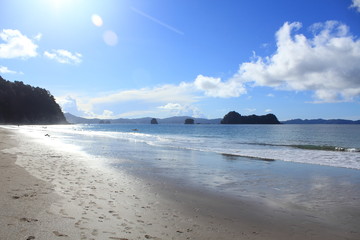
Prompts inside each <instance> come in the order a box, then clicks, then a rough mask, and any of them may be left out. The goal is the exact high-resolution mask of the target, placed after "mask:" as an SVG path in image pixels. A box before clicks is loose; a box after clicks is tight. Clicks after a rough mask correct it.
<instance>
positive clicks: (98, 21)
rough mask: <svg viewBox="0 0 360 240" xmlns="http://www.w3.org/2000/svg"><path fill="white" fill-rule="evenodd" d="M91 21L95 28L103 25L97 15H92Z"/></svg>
mask: <svg viewBox="0 0 360 240" xmlns="http://www.w3.org/2000/svg"><path fill="white" fill-rule="evenodd" d="M91 21H92V23H93V24H94V25H95V26H97V27H101V26H102V25H103V20H102V18H101V17H100V16H99V15H97V14H93V15H92V16H91Z"/></svg>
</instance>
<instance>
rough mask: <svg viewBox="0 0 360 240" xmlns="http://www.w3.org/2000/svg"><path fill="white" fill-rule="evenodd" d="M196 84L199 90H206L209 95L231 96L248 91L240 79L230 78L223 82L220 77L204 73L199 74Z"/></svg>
mask: <svg viewBox="0 0 360 240" xmlns="http://www.w3.org/2000/svg"><path fill="white" fill-rule="evenodd" d="M194 85H195V87H196V88H197V89H198V90H201V91H204V92H205V95H206V96H209V97H221V98H230V97H238V96H240V95H242V94H245V93H246V89H245V87H244V86H243V83H241V82H240V81H234V80H229V81H227V82H222V81H221V79H220V78H213V77H206V76H203V75H198V76H197V78H196V79H195V82H194Z"/></svg>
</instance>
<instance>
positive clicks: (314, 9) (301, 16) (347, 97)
mask: <svg viewBox="0 0 360 240" xmlns="http://www.w3.org/2000/svg"><path fill="white" fill-rule="evenodd" d="M0 75H1V76H2V77H3V78H4V79H7V80H9V81H23V82H24V83H25V84H30V85H33V86H38V87H41V88H46V89H48V90H49V91H50V92H51V94H52V95H54V96H55V99H56V101H57V102H58V103H59V105H60V106H61V107H62V109H63V111H64V112H69V113H72V114H75V115H77V116H82V117H87V118H94V117H98V118H139V117H156V118H165V117H170V116H192V117H205V118H221V117H223V116H224V115H225V114H226V113H228V112H229V111H237V112H239V113H240V114H242V115H250V114H257V115H264V114H268V113H273V114H275V115H276V116H277V117H278V118H279V120H289V119H295V118H303V119H313V118H324V119H334V118H344V119H352V120H358V119H360V0H292V1H289V0H272V1H268V0H251V1H250V0H31V1H26V0H0Z"/></svg>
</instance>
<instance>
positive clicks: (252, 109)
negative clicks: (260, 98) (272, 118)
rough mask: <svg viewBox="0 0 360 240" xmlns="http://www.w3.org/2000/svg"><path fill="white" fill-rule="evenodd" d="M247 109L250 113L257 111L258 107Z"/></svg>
mask: <svg viewBox="0 0 360 240" xmlns="http://www.w3.org/2000/svg"><path fill="white" fill-rule="evenodd" d="M245 111H246V112H248V113H252V112H256V108H245Z"/></svg>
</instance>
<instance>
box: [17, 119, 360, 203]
mask: <svg viewBox="0 0 360 240" xmlns="http://www.w3.org/2000/svg"><path fill="white" fill-rule="evenodd" d="M20 131H24V132H27V133H30V134H39V136H40V137H42V138H44V139H47V138H48V136H50V137H49V141H52V140H54V141H58V142H62V143H66V144H68V145H69V144H70V145H72V146H77V147H78V148H81V150H82V151H85V152H86V153H88V154H90V155H93V156H95V157H99V158H98V159H99V161H102V162H101V164H103V165H106V166H107V167H109V168H112V169H114V170H117V169H118V170H119V171H127V172H128V173H131V174H134V175H136V176H138V177H140V178H146V179H148V180H149V179H151V180H155V181H158V182H164V183H165V182H166V183H171V182H174V183H176V184H177V185H180V186H191V187H195V188H197V189H206V190H210V191H216V192H217V193H219V192H221V193H222V194H229V195H231V196H235V197H236V196H241V197H244V196H248V197H252V196H253V195H256V196H255V197H256V198H264V199H267V200H271V202H272V203H276V202H279V200H281V201H283V200H284V199H288V200H289V201H291V202H292V203H294V202H297V203H299V204H312V201H314V202H313V204H312V206H320V205H319V201H320V200H319V199H322V200H323V201H327V202H331V203H336V204H337V205H339V204H341V203H346V204H347V205H354V206H355V208H356V209H358V207H359V205H358V200H356V199H360V187H359V186H360V171H359V170H360V125H283V124H282V125H205V124H204V125H203V124H198V125H183V124H181V125H180V124H168V125H162V124H158V125H151V124H143V125H138V124H137V125H135V124H134V125H132V124H121V125H116V124H95V125H63V126H27V127H26V126H21V127H20ZM46 134H48V135H47V136H45V135H46ZM327 188H328V189H330V190H329V191H323V190H324V189H327ZM331 189H337V190H336V194H335V192H334V191H333V190H331ZM321 191H323V192H321ZM321 194H322V195H321ZM344 198H346V199H353V200H352V201H351V202H349V201H344ZM321 204H324V203H321Z"/></svg>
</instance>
